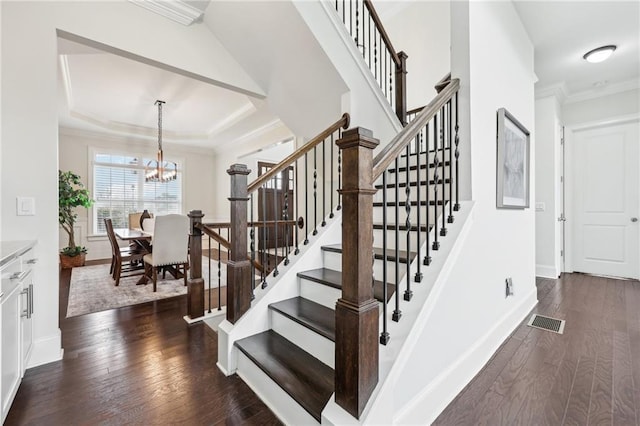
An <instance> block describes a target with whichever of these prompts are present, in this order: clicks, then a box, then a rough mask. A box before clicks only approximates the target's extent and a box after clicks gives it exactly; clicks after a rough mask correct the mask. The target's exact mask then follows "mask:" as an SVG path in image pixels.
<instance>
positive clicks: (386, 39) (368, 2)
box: [364, 0, 400, 66]
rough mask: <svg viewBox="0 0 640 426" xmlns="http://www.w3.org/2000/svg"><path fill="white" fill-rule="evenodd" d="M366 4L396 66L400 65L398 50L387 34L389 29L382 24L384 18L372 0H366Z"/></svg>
mask: <svg viewBox="0 0 640 426" xmlns="http://www.w3.org/2000/svg"><path fill="white" fill-rule="evenodd" d="M364 5H365V6H366V7H367V9H368V10H369V14H370V15H371V18H373V22H375V24H376V28H378V31H380V36H381V37H382V39H383V40H384V43H385V44H386V46H387V49H388V50H389V53H390V54H391V58H392V59H393V62H394V63H395V64H396V66H400V57H399V56H398V54H397V53H396V50H395V49H394V48H393V44H392V43H391V39H390V38H389V36H388V35H387V31H386V30H385V29H384V25H382V20H381V19H380V17H379V16H378V12H376V9H375V7H373V4H372V3H371V0H364Z"/></svg>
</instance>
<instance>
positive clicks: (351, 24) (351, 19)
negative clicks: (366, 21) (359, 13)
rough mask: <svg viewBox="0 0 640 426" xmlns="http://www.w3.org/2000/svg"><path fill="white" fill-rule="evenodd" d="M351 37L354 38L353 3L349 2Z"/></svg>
mask: <svg viewBox="0 0 640 426" xmlns="http://www.w3.org/2000/svg"><path fill="white" fill-rule="evenodd" d="M349 35H350V36H351V37H353V1H350V2H349Z"/></svg>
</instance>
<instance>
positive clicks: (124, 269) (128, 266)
mask: <svg viewBox="0 0 640 426" xmlns="http://www.w3.org/2000/svg"><path fill="white" fill-rule="evenodd" d="M104 224H105V227H106V229H107V236H108V237H109V242H110V243H111V268H110V269H109V273H110V274H111V276H112V277H113V279H114V280H115V281H116V287H117V286H118V285H120V278H125V277H133V276H136V275H143V274H144V269H143V268H140V267H136V266H135V265H134V264H133V262H141V261H142V258H143V257H144V255H145V254H147V253H148V252H147V251H140V250H135V251H134V250H131V248H130V247H125V248H120V246H118V241H117V239H116V234H115V232H114V231H113V223H112V222H111V219H110V218H105V219H104Z"/></svg>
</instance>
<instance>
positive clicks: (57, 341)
mask: <svg viewBox="0 0 640 426" xmlns="http://www.w3.org/2000/svg"><path fill="white" fill-rule="evenodd" d="M63 354H64V350H63V349H62V334H61V333H60V329H57V333H56V334H54V335H53V336H49V337H45V338H42V339H37V340H35V341H34V342H33V350H32V352H31V357H29V361H28V363H27V368H33V367H37V366H39V365H44V364H48V363H50V362H54V361H60V360H61V359H62V355H63Z"/></svg>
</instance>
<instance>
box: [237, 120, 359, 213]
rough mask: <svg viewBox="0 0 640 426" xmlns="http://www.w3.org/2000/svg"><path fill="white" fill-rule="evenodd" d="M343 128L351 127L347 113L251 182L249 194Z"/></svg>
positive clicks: (248, 187)
mask: <svg viewBox="0 0 640 426" xmlns="http://www.w3.org/2000/svg"><path fill="white" fill-rule="evenodd" d="M341 127H342V128H343V129H346V128H347V127H349V114H348V113H346V112H345V113H344V114H342V117H340V120H338V121H336V122H335V123H333V124H332V125H331V126H329V127H327V128H326V129H325V130H324V131H322V133H320V134H319V135H318V136H316V137H315V138H313V139H311V140H310V141H309V142H307V143H306V144H304V145H302V146H301V147H300V148H298V149H297V150H296V151H295V152H294V153H292V154H291V155H289V156H288V157H287V158H285V159H284V160H282V161H281V162H280V163H278V165H277V166H275V167H274V168H272V169H271V170H269V171H268V172H267V173H265V174H263V175H262V176H260V177H259V178H258V179H256V180H254V181H253V182H251V183H250V184H249V186H247V193H248V194H251V193H252V192H255V191H256V190H257V189H258V188H260V187H261V186H262V185H264V184H265V183H267V182H269V181H270V180H271V179H273V178H274V177H275V176H276V175H277V174H278V173H280V172H281V171H283V170H284V169H286V168H287V167H289V166H290V165H291V164H293V162H294V161H296V160H297V159H298V158H300V157H302V156H303V155H304V154H306V153H307V152H309V151H311V150H312V149H313V147H315V146H316V145H318V144H319V143H320V142H322V141H323V140H325V139H326V138H327V137H329V136H330V135H331V134H332V133H333V132H335V131H336V130H338V129H339V128H341ZM278 222H281V221H278Z"/></svg>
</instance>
